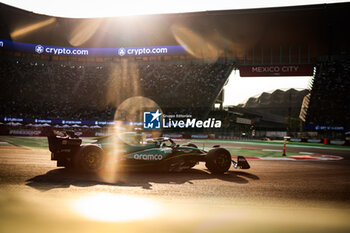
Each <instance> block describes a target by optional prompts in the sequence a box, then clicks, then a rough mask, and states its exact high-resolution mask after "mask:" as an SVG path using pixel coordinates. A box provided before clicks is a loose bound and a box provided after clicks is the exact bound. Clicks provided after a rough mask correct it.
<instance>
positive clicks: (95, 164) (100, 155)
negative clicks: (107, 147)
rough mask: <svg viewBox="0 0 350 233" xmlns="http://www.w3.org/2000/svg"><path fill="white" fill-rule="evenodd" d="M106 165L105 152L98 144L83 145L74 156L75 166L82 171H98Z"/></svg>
mask: <svg viewBox="0 0 350 233" xmlns="http://www.w3.org/2000/svg"><path fill="white" fill-rule="evenodd" d="M104 165H105V155H104V152H103V150H102V149H101V148H100V147H98V146H96V145H85V146H82V147H81V148H80V150H79V152H78V154H77V155H76V156H75V158H74V168H75V170H78V171H81V172H86V173H97V172H98V171H100V170H101V169H102V168H103V167H104Z"/></svg>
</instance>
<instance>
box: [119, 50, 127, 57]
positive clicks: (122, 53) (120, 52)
mask: <svg viewBox="0 0 350 233" xmlns="http://www.w3.org/2000/svg"><path fill="white" fill-rule="evenodd" d="M118 54H119V56H124V55H125V54H126V50H125V49H124V48H120V49H118Z"/></svg>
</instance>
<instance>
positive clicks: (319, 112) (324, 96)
mask: <svg viewBox="0 0 350 233" xmlns="http://www.w3.org/2000/svg"><path fill="white" fill-rule="evenodd" d="M349 90H350V63H349V61H348V60H340V61H327V62H322V63H320V64H318V67H317V72H316V75H315V77H314V81H313V87H312V91H311V99H310V104H309V109H308V111H307V123H310V124H314V125H321V126H342V127H349V126H350V125H349V122H350V105H349V103H350V95H349V92H348V91H349Z"/></svg>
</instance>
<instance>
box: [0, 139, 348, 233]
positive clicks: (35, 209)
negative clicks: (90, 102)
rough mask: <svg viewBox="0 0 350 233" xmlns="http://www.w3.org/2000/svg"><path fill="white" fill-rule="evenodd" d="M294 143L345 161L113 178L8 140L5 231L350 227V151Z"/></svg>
mask: <svg viewBox="0 0 350 233" xmlns="http://www.w3.org/2000/svg"><path fill="white" fill-rule="evenodd" d="M227 145H229V144H227ZM230 145H231V146H232V144H230ZM242 145H244V147H252V148H264V149H269V148H271V149H276V146H266V145H261V146H257V145H252V144H238V145H237V146H240V147H241V146H242ZM233 146H235V145H233ZM293 150H294V151H302V152H313V153H321V154H322V153H323V154H325V153H326V154H331V155H339V156H342V157H344V159H343V160H339V161H260V160H250V161H249V163H250V165H251V169H250V170H234V169H233V168H231V169H230V171H229V172H228V173H227V174H225V175H212V174H210V173H209V172H208V170H207V169H206V168H205V166H204V164H199V165H197V166H195V167H194V168H193V169H191V170H189V171H186V172H181V173H150V172H147V173H145V172H139V173H130V172H127V171H119V172H116V173H115V174H114V175H115V176H114V177H113V181H110V179H109V181H106V179H105V178H101V177H96V176H89V175H81V174H76V173H73V172H70V171H67V170H66V169H62V168H57V167H56V164H55V162H53V161H50V153H49V152H48V151H46V150H41V149H30V148H22V147H17V146H12V145H8V144H5V143H3V144H1V145H0V232H1V233H2V232H35V233H41V232H60V233H63V232H86V233H89V232H350V221H349V219H350V153H349V151H344V150H334V149H332V150H323V149H318V148H293ZM325 151H326V152H325Z"/></svg>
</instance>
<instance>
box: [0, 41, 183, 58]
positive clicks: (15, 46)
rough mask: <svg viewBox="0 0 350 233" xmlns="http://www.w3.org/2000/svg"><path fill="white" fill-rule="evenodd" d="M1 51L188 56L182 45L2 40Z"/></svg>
mask: <svg viewBox="0 0 350 233" xmlns="http://www.w3.org/2000/svg"><path fill="white" fill-rule="evenodd" d="M0 49H6V50H13V51H19V52H26V53H36V54H45V55H56V56H59V55H63V56H92V57H99V56H101V57H114V56H115V57H136V56H159V55H181V54H186V48H185V46H182V45H175V46H153V47H125V48H73V47H57V46H49V45H40V44H28V43H21V42H15V41H9V40H1V39H0Z"/></svg>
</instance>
